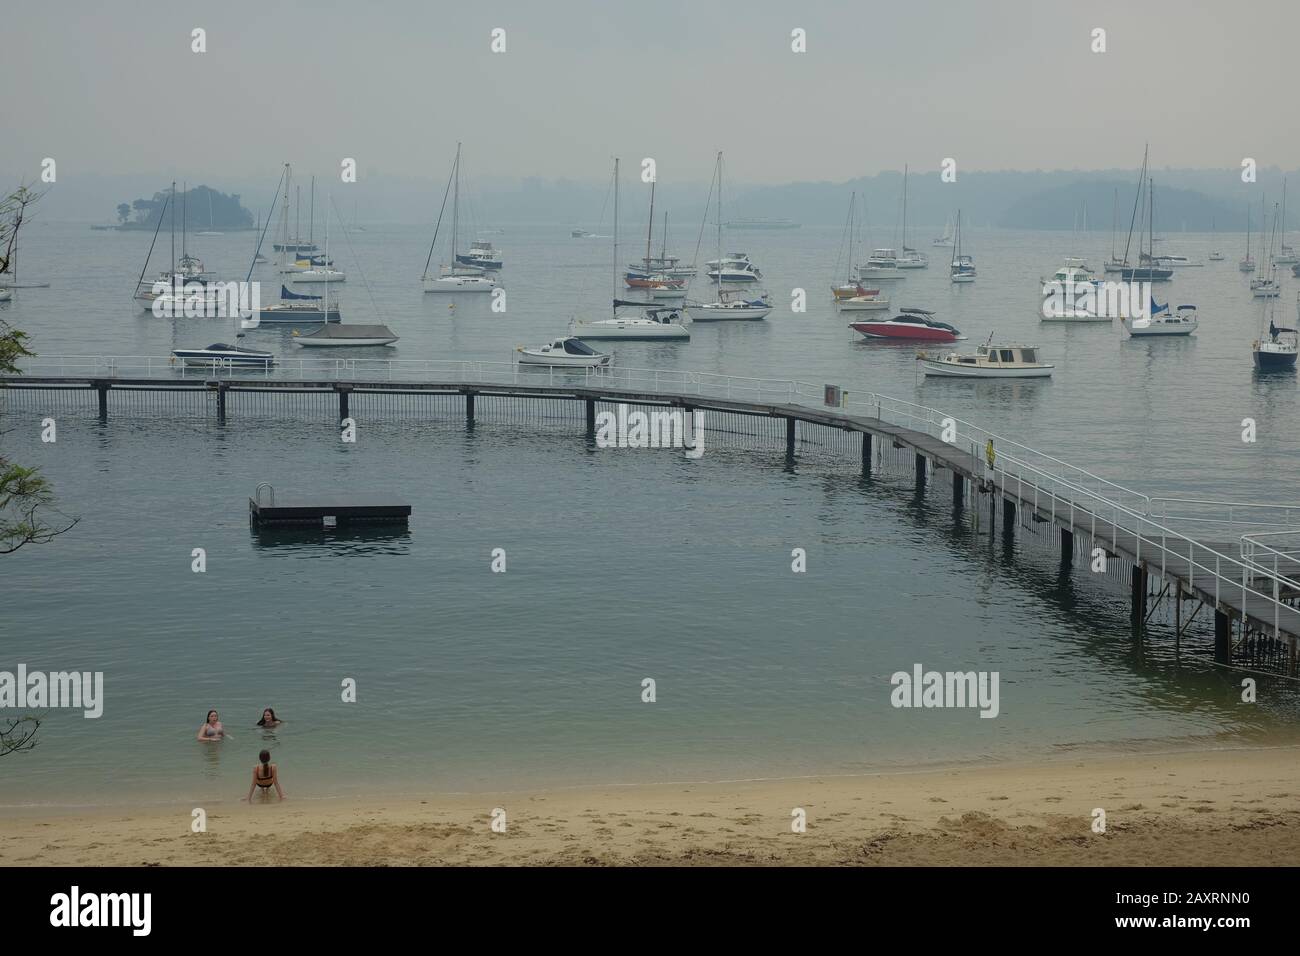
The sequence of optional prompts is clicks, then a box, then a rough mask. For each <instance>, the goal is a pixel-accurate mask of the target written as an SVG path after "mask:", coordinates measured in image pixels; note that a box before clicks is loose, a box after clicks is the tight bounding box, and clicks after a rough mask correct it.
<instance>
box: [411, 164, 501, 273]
mask: <svg viewBox="0 0 1300 956" xmlns="http://www.w3.org/2000/svg"><path fill="white" fill-rule="evenodd" d="M460 147H461V144H460V143H457V144H456V159H455V161H454V162H453V163H452V167H451V180H452V182H451V183H449V184H448V185H449V187H452V186H454V193H453V196H452V205H451V243H450V245H449V246H448V250H449V255H448V260H449V261H450V262H452V263H457V262H459V260H460V258H461V257H460V256H458V255H457V254H456V238H457V234H458V232H459V231H460ZM446 201H447V197H446V195H445V194H444V196H443V203H444V204H445V203H446ZM441 226H442V213H441V212H439V213H438V223H437V225H435V226H434V227H433V241H432V242H430V243H429V257H428V258H427V259H426V260H425V262H424V275H423V276H422V277H421V282H422V283H423V285H424V291H425V292H453V293H456V292H491V291H492V290H493V289H496V288H498V287H499V283H497V282H494V281H493V280H491V279H489V278H487V276H485V275H484V274H483V267H482V266H478V265H463V264H462V265H452V266H443V267H441V268H440V270H439V274H438V275H436V276H435V275H430V274H429V265H430V263H431V262H432V261H433V250H434V249H435V248H436V247H437V245H438V230H439V229H440V228H441ZM488 245H489V247H490V246H491V243H488Z"/></svg>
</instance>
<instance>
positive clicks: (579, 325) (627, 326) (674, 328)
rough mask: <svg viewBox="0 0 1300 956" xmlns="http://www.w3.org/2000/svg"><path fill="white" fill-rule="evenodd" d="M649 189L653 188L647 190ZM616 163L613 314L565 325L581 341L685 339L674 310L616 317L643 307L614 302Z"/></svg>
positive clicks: (616, 273)
mask: <svg viewBox="0 0 1300 956" xmlns="http://www.w3.org/2000/svg"><path fill="white" fill-rule="evenodd" d="M651 188H652V189H653V184H652V186H651ZM618 194H619V183H618V159H617V158H615V160H614V314H613V315H612V316H611V317H610V318H608V319H595V320H583V319H574V320H573V321H572V322H571V323H570V325H569V331H570V333H571V334H572V335H573V336H574V337H575V338H578V339H581V340H583V341H599V340H612V339H623V340H655V341H662V340H665V339H667V340H674V339H676V340H682V339H689V338H690V337H691V333H690V332H689V331H687V329H686V327H685V326H684V325H682V324H681V322H680V313H679V312H678V311H677V310H676V309H669V308H662V309H647V310H646V311H645V313H644V314H642V315H639V316H624V315H619V314H618V310H619V309H620V308H622V307H636V306H640V307H643V308H644V306H645V304H646V303H643V302H625V301H623V300H621V299H619V298H618V293H619V278H620V276H619V273H620V271H621V270H620V269H619V263H618ZM646 259H647V261H649V259H650V249H649V243H648V242H647V245H646Z"/></svg>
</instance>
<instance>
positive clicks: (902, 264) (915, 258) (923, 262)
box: [898, 246, 930, 269]
mask: <svg viewBox="0 0 1300 956" xmlns="http://www.w3.org/2000/svg"><path fill="white" fill-rule="evenodd" d="M898 268H900V269H928V268H930V257H929V256H927V255H926V254H925V253H923V252H917V251H916V250H915V249H911V248H908V247H907V246H903V254H902V255H901V256H899V257H898Z"/></svg>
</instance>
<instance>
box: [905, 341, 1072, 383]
mask: <svg viewBox="0 0 1300 956" xmlns="http://www.w3.org/2000/svg"><path fill="white" fill-rule="evenodd" d="M916 360H917V361H918V362H920V363H921V372H922V374H924V375H927V376H935V377H939V378H1049V377H1050V376H1051V374H1052V369H1053V368H1054V366H1052V365H1048V364H1046V363H1044V362H1040V361H1038V348H1037V346H1031V345H993V344H989V345H981V346H979V347H978V348H977V349H976V351H975V354H974V355H963V354H959V353H957V352H944V353H939V354H933V355H932V354H930V353H927V352H917V353H916Z"/></svg>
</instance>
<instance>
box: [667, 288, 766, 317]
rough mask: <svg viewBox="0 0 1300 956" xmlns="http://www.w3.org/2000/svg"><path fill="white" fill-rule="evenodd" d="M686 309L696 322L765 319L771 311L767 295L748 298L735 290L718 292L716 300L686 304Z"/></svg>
mask: <svg viewBox="0 0 1300 956" xmlns="http://www.w3.org/2000/svg"><path fill="white" fill-rule="evenodd" d="M686 311H687V312H688V313H689V314H690V317H691V318H692V319H693V320H694V321H696V322H724V321H732V320H739V321H745V320H753V319H765V318H767V316H768V315H769V314H770V313H771V311H772V303H771V301H770V300H769V299H768V297H767V295H766V294H764V295H761V296H759V297H758V298H756V299H748V298H746V297H745V296H743V295H741V294H740V293H737V292H728V291H726V290H723V291H721V292H719V293H718V299H717V301H716V302H701V303H697V304H694V305H693V304H691V303H689V302H688V303H687V304H686Z"/></svg>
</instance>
